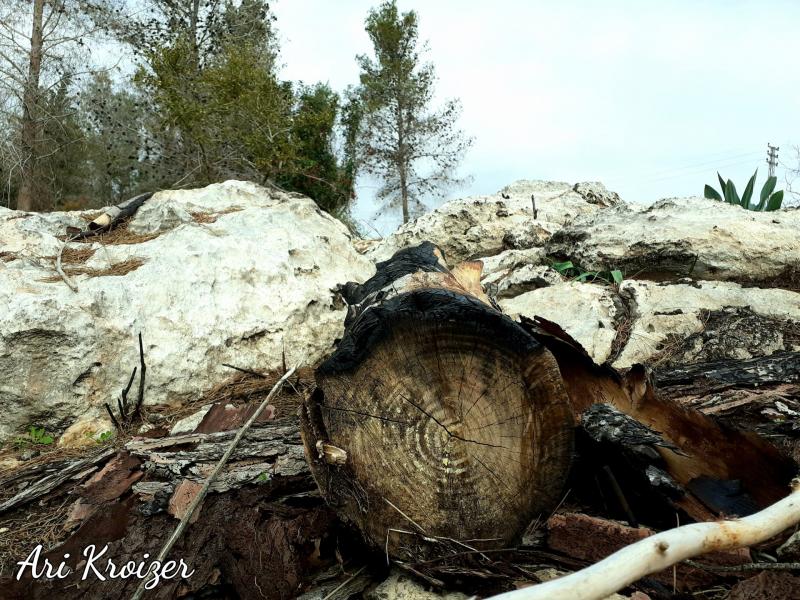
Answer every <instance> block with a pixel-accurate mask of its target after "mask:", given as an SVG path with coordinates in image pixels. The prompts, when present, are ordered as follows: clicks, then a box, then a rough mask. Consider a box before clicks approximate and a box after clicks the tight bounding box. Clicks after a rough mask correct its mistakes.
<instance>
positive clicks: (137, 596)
mask: <svg viewBox="0 0 800 600" xmlns="http://www.w3.org/2000/svg"><path fill="white" fill-rule="evenodd" d="M296 370H297V366H294V367H292V368H291V369H289V370H288V371H286V373H284V374H283V377H281V378H280V379H279V380H278V381H277V383H275V385H274V386H272V389H271V390H270V392H269V394H267V397H266V398H264V400H263V401H262V402H261V404H260V405H259V406H258V408H257V409H256V411H255V412H254V413H253V414H252V415H251V416H250V418H249V419H248V420H247V421H246V422H245V424H244V425H242V427H241V429H239V432H238V433H237V434H236V437H234V438H233V441H232V442H231V445H230V446H228V449H227V450H226V451H225V453H224V454H223V455H222V457H221V458H220V459H219V462H217V465H216V466H215V467H214V470H213V471H211V473H210V474H209V476H208V478H207V479H206V481H205V483H204V484H203V487H202V488H200V491H199V492H198V493H197V495H196V496H195V497H194V499H193V500H192V502H191V504H190V505H189V507H188V508H187V509H186V513H185V514H184V515H183V518H182V519H181V521H180V523H178V526H177V527H176V528H175V531H174V532H173V533H172V535H171V536H170V538H169V539H168V540H167V542H166V543H165V544H164V547H163V548H162V549H161V552H159V553H158V558H157V559H156V562H154V563H153V566H154V567H153V568H157V567H158V565H159V564H162V563H163V562H164V559H165V558H166V557H167V555H168V554H169V552H170V550H172V547H173V546H174V545H175V542H177V541H178V538H180V537H181V534H183V532H184V530H185V529H186V527H188V525H189V522H190V521H191V519H192V515H194V513H195V511H196V510H197V508H198V507H199V506H200V503H201V502H202V501H203V499H204V498H205V497H206V494H208V490H209V489H210V488H211V484H212V483H213V482H214V479H215V478H216V477H217V475H219V473H220V471H222V468H223V467H224V466H225V463H227V462H228V459H229V458H230V457H231V455H232V454H233V451H234V450H235V449H236V446H237V445H238V444H239V442H240V441H241V439H242V438H243V437H244V435H245V434H246V433H247V431H248V430H249V429H250V427H251V426H252V425H253V423H255V421H256V419H258V417H259V416H261V413H262V412H264V409H265V408H266V407H267V405H268V404H269V402H270V401H271V400H272V398H273V397H274V396H275V394H277V393H278V391H279V390H280V389H281V387H282V386H283V384H284V383H285V382H286V380H287V379H289V377H291V376H292V374H293V373H294V372H295V371H296ZM151 571H152V568H151ZM149 581H150V572H148V573H147V575H145V577H144V578H142V580H141V582H140V583H139V587H137V588H136V591H135V592H134V593H133V596H131V600H141V597H142V595H143V594H144V592H145V590H146V589H147V588H146V587H145V586H146V585H147V584H148V582H149Z"/></svg>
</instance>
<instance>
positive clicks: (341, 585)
mask: <svg viewBox="0 0 800 600" xmlns="http://www.w3.org/2000/svg"><path fill="white" fill-rule="evenodd" d="M366 568H367V567H361V568H360V569H359V570H358V571H356V572H355V573H353V574H352V575H351V576H350V577H348V578H347V579H345V580H344V581H343V582H342V583H340V584H339V585H338V586H336V587H335V588H334V590H333V591H332V592H331V593H330V594H328V595H327V596H325V597H324V598H323V599H322V600H329V599H330V598H332V597H333V595H334V594H335V593H336V592H338V591H339V590H340V589H342V588H343V587H344V586H346V585H347V584H348V583H350V582H351V581H353V579H355V578H356V577H358V576H359V575H361V571H363V570H364V569H366Z"/></svg>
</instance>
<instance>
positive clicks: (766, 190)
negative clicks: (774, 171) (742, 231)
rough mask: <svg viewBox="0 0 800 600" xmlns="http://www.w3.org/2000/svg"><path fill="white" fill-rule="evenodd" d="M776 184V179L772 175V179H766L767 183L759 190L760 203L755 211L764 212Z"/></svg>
mask: <svg viewBox="0 0 800 600" xmlns="http://www.w3.org/2000/svg"><path fill="white" fill-rule="evenodd" d="M777 183H778V178H777V177H775V175H773V176H772V177H768V178H767V181H766V182H765V183H764V187H762V188H761V201H760V202H759V203H758V207H757V208H756V210H764V207H765V206H766V205H767V200H768V199H769V197H770V194H772V192H773V191H775V186H776V185H777Z"/></svg>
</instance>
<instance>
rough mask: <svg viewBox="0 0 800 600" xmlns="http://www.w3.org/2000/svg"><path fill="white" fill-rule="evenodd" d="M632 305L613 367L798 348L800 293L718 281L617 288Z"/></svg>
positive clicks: (631, 284) (634, 283) (639, 283)
mask: <svg viewBox="0 0 800 600" xmlns="http://www.w3.org/2000/svg"><path fill="white" fill-rule="evenodd" d="M620 293H622V294H625V295H626V296H627V297H628V298H629V299H630V303H631V305H632V307H633V310H632V315H631V321H630V324H629V335H628V341H627V343H626V345H625V347H624V349H623V350H622V351H621V353H620V355H619V357H618V359H617V361H616V363H615V366H618V367H628V366H631V365H632V364H635V363H644V364H656V363H657V364H659V365H669V364H691V363H695V362H704V361H712V360H721V359H726V358H729V359H747V358H752V357H754V356H766V355H769V354H773V353H774V352H779V351H782V350H800V293H797V292H794V291H790V290H781V289H759V288H753V287H742V286H741V285H738V284H736V283H730V282H718V281H691V280H689V281H683V282H680V283H671V284H665V283H654V282H650V281H625V282H623V283H622V285H621V286H620Z"/></svg>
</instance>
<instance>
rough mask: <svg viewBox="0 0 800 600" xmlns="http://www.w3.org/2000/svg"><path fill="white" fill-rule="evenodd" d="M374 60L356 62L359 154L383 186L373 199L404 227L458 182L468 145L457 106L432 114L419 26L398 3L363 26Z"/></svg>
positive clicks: (429, 73) (431, 75)
mask: <svg viewBox="0 0 800 600" xmlns="http://www.w3.org/2000/svg"><path fill="white" fill-rule="evenodd" d="M365 29H366V31H367V34H368V35H369V38H370V40H371V41H372V45H373V50H374V58H371V57H368V56H365V55H360V56H358V57H357V61H358V63H359V66H360V67H361V75H360V79H361V88H360V91H361V96H362V98H363V109H364V121H363V127H362V130H361V131H362V136H363V137H362V144H361V150H360V154H361V157H362V162H361V165H362V167H363V170H364V171H365V172H367V173H369V174H371V175H374V176H377V177H378V178H380V179H381V180H382V182H383V186H382V187H381V189H380V190H379V192H378V197H379V198H381V199H384V200H387V201H388V203H389V205H390V206H392V205H395V204H397V203H399V204H400V205H401V207H402V210H403V222H404V223H405V222H407V221H408V220H409V218H410V216H411V210H412V208H417V209H419V208H420V207H421V206H422V204H421V202H422V200H423V199H424V198H425V197H426V196H427V195H430V194H437V193H438V194H441V193H443V192H445V191H446V190H447V189H448V188H450V187H453V186H455V185H459V184H460V183H462V182H463V180H462V179H459V178H458V177H457V176H456V174H455V171H456V168H457V167H458V165H459V163H460V162H461V159H462V157H463V155H464V153H465V151H466V150H467V149H468V148H469V146H470V145H471V144H472V139H471V138H468V137H465V136H464V134H463V133H462V132H461V131H460V130H459V129H458V128H457V127H456V121H457V119H458V116H459V114H460V103H459V102H458V101H457V100H448V101H446V102H445V103H444V105H443V106H442V107H441V108H439V109H438V110H432V109H431V104H432V100H433V95H434V83H435V81H436V76H435V72H434V68H433V65H432V64H430V63H424V62H422V60H421V56H420V54H421V51H422V52H424V51H425V50H426V47H425V46H424V45H423V46H422V48H421V49H420V48H419V40H418V19H417V14H416V13H415V12H414V11H409V12H405V13H400V12H399V11H398V8H397V4H396V2H394V0H392V1H391V2H385V3H384V4H381V5H380V6H379V7H377V8H375V9H372V10H371V11H370V12H369V14H368V16H367V19H366V27H365Z"/></svg>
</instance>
